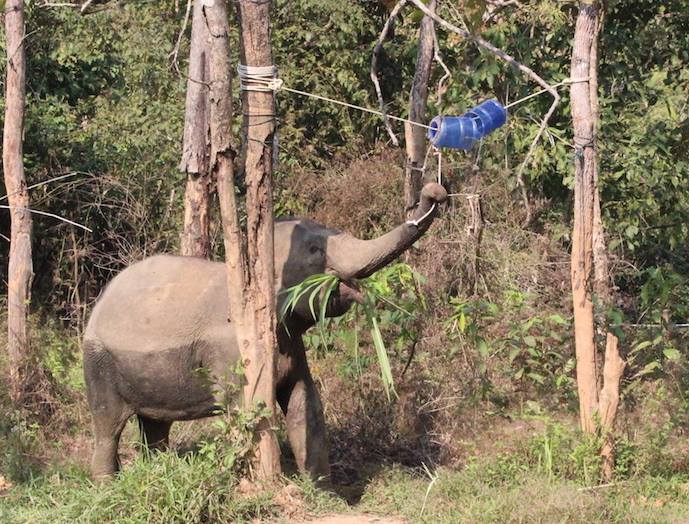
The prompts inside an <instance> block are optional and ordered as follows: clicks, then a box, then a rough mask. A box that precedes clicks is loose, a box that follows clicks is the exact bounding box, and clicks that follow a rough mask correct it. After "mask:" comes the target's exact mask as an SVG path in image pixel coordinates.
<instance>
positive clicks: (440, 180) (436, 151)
mask: <svg viewBox="0 0 689 524" xmlns="http://www.w3.org/2000/svg"><path fill="white" fill-rule="evenodd" d="M433 154H434V155H436V156H437V157H438V176H437V180H438V184H442V183H443V173H442V160H443V155H442V153H441V152H440V150H439V149H437V148H436V147H434V148H433ZM427 158H428V151H427V152H426V159H427ZM423 167H424V168H425V167H426V160H424V162H423ZM436 205H437V204H435V203H433V205H432V206H431V208H430V209H429V210H428V211H426V213H424V215H423V216H421V217H419V218H416V219H414V220H407V224H408V225H410V226H416V227H418V226H419V224H420V223H421V222H423V221H424V220H426V218H428V217H429V216H430V214H431V213H433V210H434V209H435V208H436Z"/></svg>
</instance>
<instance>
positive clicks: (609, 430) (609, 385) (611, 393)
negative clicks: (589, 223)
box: [589, 11, 625, 482]
mask: <svg viewBox="0 0 689 524" xmlns="http://www.w3.org/2000/svg"><path fill="white" fill-rule="evenodd" d="M603 16H604V13H603V12H602V11H601V12H600V13H599V17H598V20H597V24H596V30H595V35H594V38H593V43H592V44H591V63H590V67H589V91H590V99H591V113H592V116H593V133H594V138H595V139H596V140H597V138H598V137H597V135H598V129H599V122H600V107H599V102H598V35H599V34H600V31H601V27H602V24H603ZM597 154H598V149H597V148H596V155H597ZM593 182H594V195H593V196H594V201H593V267H594V281H593V291H594V293H595V295H596V298H597V301H598V304H599V309H600V313H599V314H598V323H599V332H601V333H602V334H604V335H605V354H604V358H605V360H604V364H603V387H602V389H601V392H600V399H599V403H600V404H599V406H598V409H599V413H600V425H601V431H602V433H603V435H602V436H603V445H602V447H601V452H600V453H601V457H602V459H603V478H604V480H606V481H608V482H609V481H610V480H612V478H613V474H614V467H615V447H614V433H613V430H614V426H615V417H616V415H617V407H618V405H619V401H620V381H621V380H622V374H623V373H624V368H625V362H624V360H623V359H622V357H621V356H620V351H619V340H618V337H617V335H615V334H614V333H612V332H611V331H609V330H608V326H607V319H606V312H607V310H608V309H609V308H611V307H612V306H613V291H612V289H611V278H610V264H609V262H608V251H607V248H606V245H605V230H604V228H603V219H602V217H601V203H600V191H599V186H598V157H596V162H595V163H594V176H593Z"/></svg>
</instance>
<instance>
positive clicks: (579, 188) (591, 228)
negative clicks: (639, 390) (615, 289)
mask: <svg viewBox="0 0 689 524" xmlns="http://www.w3.org/2000/svg"><path fill="white" fill-rule="evenodd" d="M599 31H600V19H599V10H598V3H597V1H596V0H582V2H581V3H580V6H579V16H578V18H577V24H576V29H575V34H574V50H573V52H572V72H571V74H572V76H571V78H588V79H589V80H588V82H579V83H575V84H572V90H571V94H572V118H573V121H574V142H575V189H574V195H575V196H574V202H575V204H574V205H575V207H574V232H573V245H572V296H573V300H574V324H575V344H576V353H577V384H578V389H579V405H580V417H581V426H582V429H583V430H584V432H586V433H594V432H595V431H596V429H597V428H596V424H595V422H596V421H595V419H594V416H595V414H596V413H597V414H598V416H599V423H600V428H599V429H600V432H601V436H602V439H603V442H602V446H601V449H600V454H601V457H602V459H603V463H602V475H603V478H604V479H605V480H606V481H610V480H611V479H612V477H613V473H614V464H615V455H614V434H613V429H614V422H615V416H616V413H617V408H618V405H619V389H620V381H621V379H622V374H623V372H624V367H625V363H624V360H623V359H622V357H621V356H620V352H619V340H618V338H617V336H616V335H615V334H614V333H612V332H610V331H609V330H608V327H607V325H606V322H607V321H606V315H605V313H606V311H607V309H608V308H610V307H611V306H612V290H611V287H610V274H609V264H608V254H607V250H606V246H605V235H604V229H603V222H602V218H601V203H600V194H599V189H598V149H597V131H598V127H599V126H598V121H599V118H600V116H599V104H598V34H599ZM592 293H595V295H596V299H597V302H598V305H599V310H598V311H599V313H598V315H595V316H594V311H593V298H592V296H593V295H592ZM596 320H597V321H598V325H599V332H601V333H602V334H605V339H606V343H605V353H604V355H605V357H604V358H605V360H604V364H603V377H602V378H603V385H602V389H601V390H600V396H598V385H597V381H598V370H597V367H598V365H597V359H596V357H597V353H596V347H595V323H596Z"/></svg>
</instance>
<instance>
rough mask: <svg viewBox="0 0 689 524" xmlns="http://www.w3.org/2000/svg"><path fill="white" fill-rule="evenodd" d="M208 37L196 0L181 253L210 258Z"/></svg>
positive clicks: (182, 167)
mask: <svg viewBox="0 0 689 524" xmlns="http://www.w3.org/2000/svg"><path fill="white" fill-rule="evenodd" d="M209 38H210V37H209V34H208V28H207V26H206V20H205V19H204V15H203V1H202V0H196V2H194V14H193V17H192V22H191V45H190V50H189V75H188V79H187V100H186V111H185V116H184V140H183V145H182V160H181V162H180V166H179V168H180V170H181V171H183V172H185V173H186V174H187V185H186V191H185V193H184V229H183V231H182V238H181V247H180V251H181V254H182V255H186V256H195V257H202V258H208V257H209V256H210V249H211V243H210V225H209V208H210V192H211V185H212V184H211V177H210V172H209V154H210V101H209V99H208V97H209V91H210V84H209V79H210V63H209V56H208V54H209Z"/></svg>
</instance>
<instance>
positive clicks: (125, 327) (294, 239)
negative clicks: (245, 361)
mask: <svg viewBox="0 0 689 524" xmlns="http://www.w3.org/2000/svg"><path fill="white" fill-rule="evenodd" d="M446 198H447V193H446V191H445V189H444V188H443V187H442V186H440V185H439V184H436V183H429V184H426V185H425V186H424V187H423V189H422V191H421V194H420V199H419V204H418V206H417V208H416V210H415V212H414V216H413V218H412V219H410V220H407V221H406V222H405V223H403V224H401V225H399V226H397V227H396V228H394V229H392V230H391V231H389V232H387V233H385V234H383V235H381V236H379V237H377V238H374V239H371V240H361V239H358V238H356V237H354V236H351V235H349V234H347V233H343V232H341V231H337V230H334V229H329V228H327V227H325V226H323V225H320V224H318V223H316V222H314V221H312V220H308V219H303V218H290V219H280V220H276V221H275V226H274V227H275V229H274V246H275V292H276V294H277V295H276V301H277V307H278V308H279V307H280V304H281V302H282V301H284V293H281V291H282V290H285V289H287V288H289V287H290V286H294V285H296V284H298V283H299V282H302V281H303V280H304V279H305V278H306V277H308V276H309V275H314V274H320V273H330V274H334V275H336V276H337V277H339V282H340V283H339V286H338V288H336V289H335V291H334V292H333V293H332V294H331V295H330V297H329V299H328V300H329V302H328V303H327V304H326V307H325V309H326V315H327V316H331V317H332V316H339V315H343V314H344V313H346V312H347V310H348V309H349V308H350V307H351V305H352V304H353V303H354V301H357V300H360V298H361V296H360V293H359V292H358V291H357V287H356V280H357V279H362V278H365V277H367V276H369V275H371V274H373V273H374V272H375V271H377V270H378V269H380V268H381V267H384V266H385V265H387V264H389V263H390V262H392V261H393V260H394V259H395V258H397V257H398V256H399V255H400V254H401V253H402V252H404V251H405V250H406V249H408V248H409V247H410V246H411V245H412V244H413V243H414V242H415V241H416V240H417V239H418V238H420V237H421V236H422V235H423V233H424V232H425V231H426V230H427V229H428V228H429V226H430V225H431V223H432V221H433V219H434V218H435V216H436V214H437V210H438V204H440V203H442V202H444V201H445V200H446ZM227 285H228V284H227V278H226V267H225V264H224V263H223V262H213V261H209V260H205V259H201V258H194V257H183V256H174V255H156V256H152V257H150V258H147V259H144V260H142V261H139V262H136V263H134V264H133V265H131V266H129V267H128V268H126V269H124V270H123V271H122V272H121V273H119V274H118V275H117V276H116V277H115V278H114V279H113V280H112V281H111V282H110V283H109V284H108V285H107V286H106V288H105V290H104V291H103V292H102V294H101V296H100V297H99V299H98V300H97V302H96V304H95V306H94V308H93V311H92V313H91V316H90V318H89V321H88V324H87V327H86V329H85V331H84V338H83V366H84V377H85V383H86V393H87V399H88V404H89V408H90V411H91V415H92V420H93V432H94V440H95V442H94V449H93V457H92V460H91V473H92V476H93V477H94V478H95V479H97V480H102V479H107V478H109V477H112V476H113V475H114V474H115V473H116V472H117V471H118V470H119V466H120V463H119V457H118V450H117V448H118V443H119V439H120V434H121V432H122V430H123V428H124V426H125V424H126V422H127V420H128V419H129V418H130V417H132V416H133V415H136V416H137V417H138V420H139V425H140V428H141V433H142V437H143V439H144V442H145V445H146V446H147V447H148V448H149V449H152V450H163V449H166V448H167V446H168V437H169V432H170V426H171V425H172V422H173V421H176V420H191V419H198V418H203V417H207V416H211V415H214V414H217V413H218V407H219V405H220V402H221V399H220V398H219V392H218V388H217V387H213V385H212V384H210V383H209V381H208V380H207V379H206V380H204V379H203V377H202V376H200V374H199V370H207V371H208V373H209V374H210V376H213V377H222V376H224V377H227V376H228V374H227V373H228V370H229V369H234V368H235V366H236V363H237V362H238V360H239V358H240V353H239V349H238V347H237V344H236V339H235V335H234V331H233V326H232V324H231V323H230V322H229V321H228V296H227ZM278 310H279V309H278ZM314 323H315V321H314V319H313V315H312V313H311V309H310V307H309V306H308V304H304V303H299V304H297V305H296V307H295V308H294V309H293V310H290V312H289V314H288V315H286V316H285V317H284V318H283V319H282V321H281V322H280V323H278V327H277V340H278V347H277V353H276V362H277V364H276V373H277V374H276V399H277V402H278V404H279V406H280V408H281V410H282V411H283V413H284V415H285V419H286V432H287V439H288V441H289V445H290V447H291V449H292V450H293V453H294V457H295V460H296V463H297V466H298V468H299V470H300V471H301V472H304V473H306V474H310V475H311V476H312V477H314V478H325V479H327V478H328V476H329V473H330V467H329V462H328V445H327V441H326V427H325V419H324V416H323V408H322V405H321V400H320V397H319V394H318V391H317V389H316V387H315V385H314V381H313V379H312V376H311V373H310V371H309V366H308V363H307V360H306V350H305V347H304V344H303V341H302V334H303V333H304V332H305V331H306V330H307V329H309V327H311V326H313V325H314ZM230 379H231V378H230ZM236 396H237V397H241V396H242V395H241V394H238V395H236ZM236 402H237V403H238V405H240V404H241V399H239V400H237V401H236Z"/></svg>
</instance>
